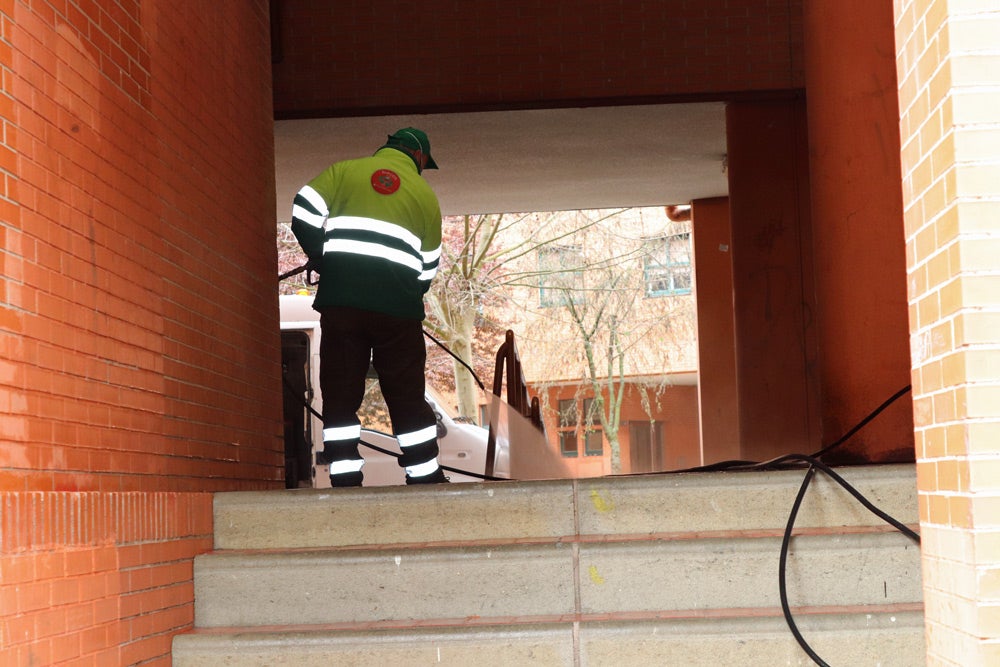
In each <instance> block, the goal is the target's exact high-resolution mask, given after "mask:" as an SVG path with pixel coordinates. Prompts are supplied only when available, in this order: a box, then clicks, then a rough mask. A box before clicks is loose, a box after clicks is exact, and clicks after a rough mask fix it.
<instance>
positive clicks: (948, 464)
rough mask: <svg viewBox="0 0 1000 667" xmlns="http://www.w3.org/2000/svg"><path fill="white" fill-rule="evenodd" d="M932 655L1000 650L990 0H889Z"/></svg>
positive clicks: (998, 172)
mask: <svg viewBox="0 0 1000 667" xmlns="http://www.w3.org/2000/svg"><path fill="white" fill-rule="evenodd" d="M895 21H896V45H897V47H896V49H897V53H896V66H897V72H898V79H899V101H900V114H901V120H900V134H901V144H902V151H901V155H902V176H903V204H904V216H905V225H906V264H907V277H908V285H909V306H910V353H911V356H912V364H913V371H912V377H913V397H914V422H915V435H916V447H917V456H918V462H917V472H918V485H919V497H920V523H921V533H922V537H923V543H922V554H923V572H924V605H925V613H926V623H927V654H928V660H927V664H929V665H997V664H1000V641H998V640H1000V456H998V452H1000V129H998V123H1000V111H998V110H1000V92H998V90H1000V48H998V43H997V35H1000V6H998V5H997V4H996V3H988V2H979V3H956V2H948V1H946V0H896V2H895Z"/></svg>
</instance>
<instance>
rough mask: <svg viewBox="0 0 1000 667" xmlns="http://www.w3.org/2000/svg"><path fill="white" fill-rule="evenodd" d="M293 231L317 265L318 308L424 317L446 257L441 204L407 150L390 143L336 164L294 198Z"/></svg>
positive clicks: (419, 318)
mask: <svg viewBox="0 0 1000 667" xmlns="http://www.w3.org/2000/svg"><path fill="white" fill-rule="evenodd" d="M292 232H293V233H294V234H295V238H296V239H297V240H298V241H299V244H300V245H301V246H302V249H303V250H304V251H305V253H306V255H307V256H308V257H309V259H310V260H312V261H313V262H314V263H315V262H317V261H318V262H319V267H320V268H319V272H320V284H319V288H318V290H317V292H316V299H315V301H314V302H313V307H314V308H316V309H317V310H318V309H320V308H323V307H326V306H348V307H353V308H360V309H362V310H373V311H376V312H380V313H385V314H387V315H394V316H396V317H402V318H407V319H418V320H422V319H424V303H423V295H424V294H425V293H426V292H427V290H428V289H429V288H430V284H431V280H432V279H433V278H434V275H435V274H436V273H437V268H438V262H439V260H440V257H441V209H440V206H439V204H438V199H437V196H436V195H435V194H434V191H433V190H431V188H430V186H429V185H428V184H427V181H425V180H424V179H423V177H422V176H421V175H420V174H419V172H418V171H417V167H416V164H415V163H414V162H413V160H412V158H410V156H409V155H407V154H406V153H404V152H402V151H400V150H397V149H395V148H388V147H384V148H381V149H380V150H378V151H377V152H376V153H375V155H373V156H371V157H366V158H359V159H356V160H344V161H342V162H337V163H334V164H333V165H331V166H330V167H329V168H327V169H326V170H325V171H323V172H322V173H321V174H319V175H318V176H317V177H316V178H314V179H313V180H311V181H310V182H309V183H308V184H307V185H305V186H304V187H303V188H302V189H301V190H299V192H298V194H297V195H296V196H295V201H294V203H293V206H292Z"/></svg>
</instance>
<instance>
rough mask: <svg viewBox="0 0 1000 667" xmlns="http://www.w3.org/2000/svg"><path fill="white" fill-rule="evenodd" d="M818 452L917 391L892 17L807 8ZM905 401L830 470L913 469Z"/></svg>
mask: <svg viewBox="0 0 1000 667" xmlns="http://www.w3.org/2000/svg"><path fill="white" fill-rule="evenodd" d="M804 19H805V20H804V28H805V45H806V48H805V54H806V95H807V98H808V105H807V106H808V118H809V167H810V168H809V175H810V176H809V179H810V195H811V205H812V206H811V215H812V229H813V253H814V255H813V256H814V258H815V264H816V272H815V277H816V281H815V290H816V310H815V313H814V319H815V324H816V328H817V332H818V336H819V358H818V364H819V373H818V377H819V381H820V395H821V396H822V424H823V437H822V439H823V444H824V445H826V444H829V443H831V442H833V441H835V440H836V439H837V438H839V437H840V436H842V435H843V434H845V433H846V432H848V431H849V430H850V429H851V428H852V427H853V426H854V425H855V424H857V423H858V422H860V421H861V420H862V419H864V417H865V416H866V415H868V414H869V413H871V412H872V411H873V410H874V409H876V408H877V407H878V406H879V405H881V404H882V403H883V401H885V400H886V399H888V398H889V397H891V396H893V395H894V394H896V392H898V391H900V390H902V389H905V388H906V386H907V385H909V384H910V373H909V371H910V359H909V353H908V351H907V348H906V346H905V345H904V344H903V341H905V340H906V336H907V330H908V324H907V319H906V315H907V311H906V271H905V268H906V259H905V256H904V251H903V204H902V195H901V193H900V186H899V137H898V136H897V133H896V125H897V119H898V110H897V104H896V68H895V62H894V59H893V57H892V50H893V33H892V8H891V6H889V4H888V3H884V2H870V0H841V1H839V2H819V1H812V2H806V3H805V12H804ZM913 458H914V452H913V410H912V401H911V398H910V395H909V394H904V395H902V396H901V397H900V398H898V399H897V400H895V401H894V402H893V403H892V404H891V405H890V406H889V407H888V408H887V409H885V410H884V411H883V412H881V413H880V414H879V415H878V417H877V418H876V419H874V420H872V421H871V422H870V423H868V424H867V425H866V426H865V427H864V428H863V429H862V430H860V431H859V432H858V433H856V434H855V435H854V436H852V437H851V439H850V440H849V441H847V442H846V443H845V444H844V445H843V446H842V447H839V448H838V449H836V450H833V451H831V452H830V454H829V455H828V456H827V457H826V460H827V461H828V462H837V461H912V460H913Z"/></svg>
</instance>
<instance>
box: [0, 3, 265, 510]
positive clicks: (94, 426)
mask: <svg viewBox="0 0 1000 667" xmlns="http://www.w3.org/2000/svg"><path fill="white" fill-rule="evenodd" d="M12 5H13V18H14V22H13V23H14V27H13V30H12V35H11V43H12V46H13V52H12V55H11V60H12V72H10V73H9V80H10V85H9V87H6V88H5V90H6V91H7V93H8V94H9V95H11V96H12V98H13V106H14V107H15V109H16V117H17V123H16V127H14V128H12V129H13V132H12V133H13V134H15V136H16V142H17V143H16V151H17V159H16V163H15V164H14V165H13V166H14V168H15V173H16V176H17V177H18V181H17V188H16V193H15V195H14V196H13V197H12V199H13V200H14V202H16V204H17V205H18V206H19V209H20V210H19V213H20V217H19V220H16V221H11V222H8V223H5V224H4V227H3V229H4V232H5V236H6V238H5V243H4V248H5V253H4V258H5V260H6V261H5V275H6V276H7V278H8V279H7V281H6V291H5V293H4V303H3V304H2V308H0V310H2V312H3V322H4V325H5V328H6V329H7V330H8V332H9V333H7V334H0V357H2V358H3V359H6V361H5V362H4V367H3V368H4V372H3V373H0V382H2V383H3V385H5V386H4V387H3V390H4V391H3V394H4V395H5V396H6V398H5V399H4V401H3V403H0V411H2V412H3V413H5V414H4V415H3V423H4V424H5V426H3V427H2V431H0V437H2V438H3V439H4V440H6V441H8V442H7V443H5V445H4V446H5V454H4V455H3V458H2V459H0V488H4V489H9V490H49V491H61V490H107V491H134V490H146V491H149V490H170V491H183V490H199V491H201V490H211V489H224V488H242V487H260V486H262V485H264V484H266V483H267V482H268V481H274V482H277V481H279V480H282V479H283V472H282V469H281V468H282V466H283V454H282V452H281V451H280V450H281V447H282V445H281V441H280V433H281V425H280V419H281V417H280V410H281V400H280V386H279V378H280V374H279V372H278V370H279V369H278V364H279V357H278V355H279V346H278V344H277V340H278V326H277V300H276V289H275V284H274V281H273V279H272V276H276V275H277V268H276V266H277V265H276V257H275V245H274V234H275V231H274V214H273V211H274V203H273V200H274V184H273V179H274V172H273V131H272V124H271V123H272V120H271V104H270V99H271V97H270V92H271V91H270V83H269V81H268V78H267V72H268V61H269V54H268V46H267V34H268V32H267V31H268V25H267V6H266V2H265V1H264V0H258V1H257V2H255V3H246V2H243V1H240V0H228V1H227V2H213V3H198V5H197V7H195V5H193V4H187V3H166V2H152V3H150V2H146V3H140V2H138V1H131V2H125V1H122V2H112V1H110V0H108V1H105V2H101V3H89V4H88V5H87V6H88V7H90V9H89V12H90V13H89V14H83V13H81V12H80V11H79V10H77V9H76V8H75V6H74V5H73V4H68V3H65V2H62V3H58V2H52V3H50V2H44V1H42V0H34V1H32V2H16V3H12ZM57 7H61V9H57ZM254 64H256V66H254ZM269 267H270V268H271V269H272V270H268V269H269Z"/></svg>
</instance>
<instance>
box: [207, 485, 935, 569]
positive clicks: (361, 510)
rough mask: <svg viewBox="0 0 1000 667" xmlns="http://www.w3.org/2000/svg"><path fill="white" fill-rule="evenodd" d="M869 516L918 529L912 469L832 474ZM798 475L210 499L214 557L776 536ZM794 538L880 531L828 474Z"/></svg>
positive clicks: (814, 490) (814, 488) (813, 490)
mask: <svg viewBox="0 0 1000 667" xmlns="http://www.w3.org/2000/svg"><path fill="white" fill-rule="evenodd" d="M838 473H839V474H840V475H841V476H842V477H844V478H845V479H846V480H847V481H848V482H849V483H850V484H851V485H852V486H854V487H855V488H857V489H858V491H860V492H861V493H862V494H863V495H864V496H866V497H867V498H868V499H869V500H871V501H872V502H873V503H874V504H875V505H876V506H878V507H879V508H881V509H882V510H884V511H886V512H888V513H889V514H890V515H892V516H893V517H895V518H896V519H898V520H900V521H902V522H903V523H905V524H907V525H916V524H917V523H918V514H917V495H916V474H915V468H914V466H913V465H883V466H861V467H853V468H840V469H838ZM803 475H804V473H803V472H801V471H777V472H738V473H737V472H717V473H680V474H672V475H669V474H668V475H648V476H634V477H603V478H595V479H582V480H559V481H544V482H490V483H471V484H449V485H439V486H433V487H423V488H419V489H417V488H415V487H383V488H377V489H297V490H290V491H267V492H240V493H222V494H217V495H216V499H215V547H216V549H220V550H221V549H296V548H314V547H337V546H341V547H342V546H356V545H364V546H373V545H384V544H424V543H437V542H444V543H453V542H466V541H472V542H477V541H484V540H487V541H491V542H497V543H500V542H504V541H508V542H511V541H524V540H531V539H535V538H542V539H547V538H553V537H566V536H575V535H613V536H625V535H667V536H669V535H674V534H684V535H689V536H690V535H709V536H711V535H713V534H728V533H732V532H734V531H736V532H739V533H741V534H747V533H754V532H763V533H770V534H775V533H778V534H780V531H782V530H783V529H784V527H785V524H786V522H787V520H788V513H789V511H790V510H791V507H792V503H793V501H794V499H795V495H796V493H797V491H798V488H799V484H800V483H801V481H802V478H803ZM795 525H796V528H797V529H800V530H809V529H821V530H826V529H830V528H837V527H859V528H865V527H875V526H884V525H885V524H884V523H883V522H882V520H881V519H879V518H878V517H876V516H874V515H873V514H871V513H870V512H869V511H868V510H866V509H865V508H864V507H862V506H861V505H860V504H859V503H858V502H857V501H856V500H855V499H854V498H852V497H851V496H850V495H849V494H848V493H847V492H846V491H844V490H843V489H842V488H841V487H840V486H839V485H837V484H836V483H835V482H833V481H831V480H830V479H828V478H827V477H826V476H825V475H822V474H818V475H817V476H816V478H814V479H813V480H812V482H811V483H810V487H809V492H808V493H807V494H806V497H805V500H804V502H803V504H802V507H801V509H800V511H799V515H798V518H797V521H796V524H795Z"/></svg>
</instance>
